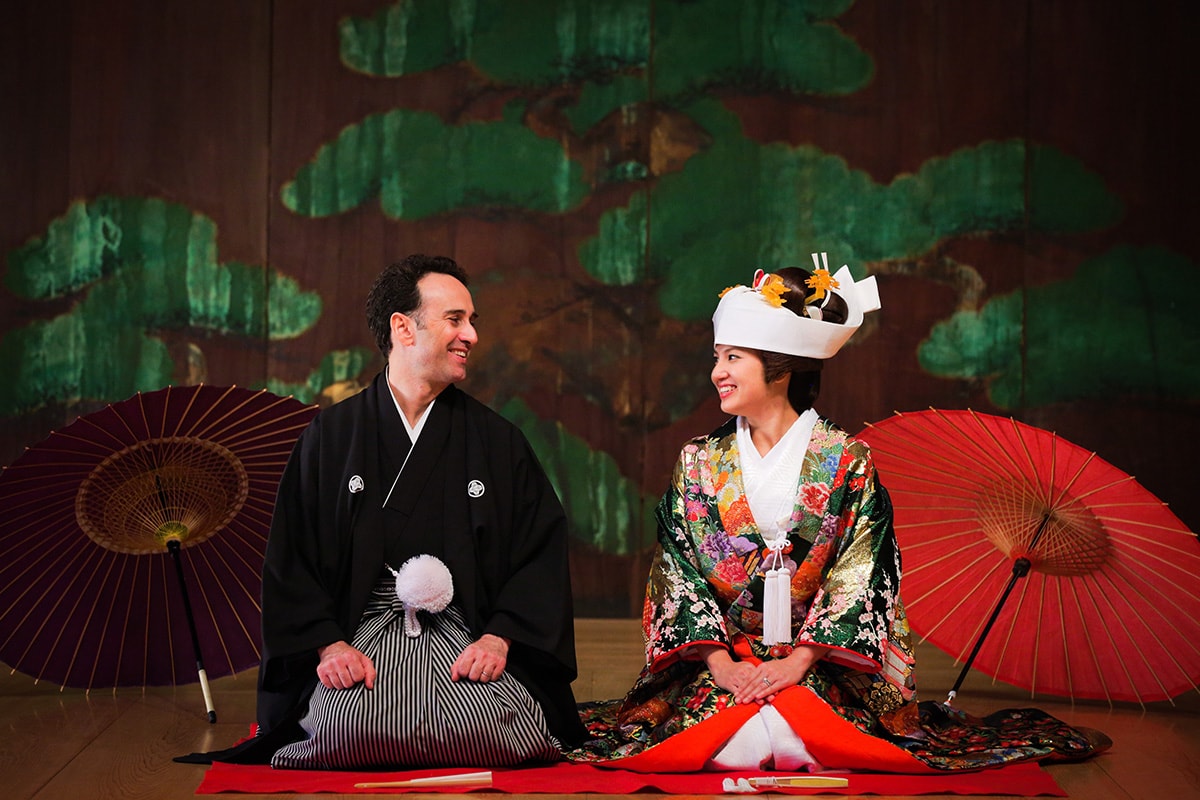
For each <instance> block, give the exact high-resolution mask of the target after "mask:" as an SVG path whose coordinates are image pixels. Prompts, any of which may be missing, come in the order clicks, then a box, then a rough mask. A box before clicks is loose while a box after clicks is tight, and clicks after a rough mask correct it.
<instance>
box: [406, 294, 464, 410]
mask: <svg viewBox="0 0 1200 800" xmlns="http://www.w3.org/2000/svg"><path fill="white" fill-rule="evenodd" d="M417 289H418V290H419V291H420V293H421V305H420V307H418V308H417V309H416V311H415V312H413V314H412V315H411V316H410V319H413V320H414V322H415V323H416V324H415V326H414V334H415V342H414V344H413V345H412V347H413V348H415V349H414V350H413V351H412V356H413V358H412V359H411V363H412V364H413V366H414V368H415V370H416V373H417V377H419V378H421V379H423V380H425V381H427V382H428V383H430V384H431V385H433V386H445V385H449V384H451V383H455V382H457V381H461V380H463V379H464V378H466V377H467V356H468V355H469V354H470V352H471V348H472V347H474V346H475V343H476V342H477V341H479V335H478V333H477V332H476V330H475V318H476V316H477V315H476V313H475V304H474V303H472V302H471V292H470V291H468V289H467V287H466V286H463V285H462V283H460V282H459V280H458V279H457V278H455V277H452V276H450V275H444V274H442V273H440V272H431V273H429V274H428V275H426V276H424V277H423V278H421V280H420V281H418V282H417Z"/></svg>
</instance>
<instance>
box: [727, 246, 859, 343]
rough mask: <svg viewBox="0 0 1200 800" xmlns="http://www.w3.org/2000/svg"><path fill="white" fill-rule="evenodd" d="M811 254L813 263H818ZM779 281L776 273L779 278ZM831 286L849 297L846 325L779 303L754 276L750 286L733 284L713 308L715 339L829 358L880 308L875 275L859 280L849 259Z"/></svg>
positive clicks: (836, 292) (763, 282)
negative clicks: (851, 272)
mask: <svg viewBox="0 0 1200 800" xmlns="http://www.w3.org/2000/svg"><path fill="white" fill-rule="evenodd" d="M818 255H820V256H821V257H823V258H824V257H825V255H826V254H825V253H820V254H818V253H813V262H814V263H817V264H819V263H820V262H818V260H817V256H818ZM776 280H778V278H776ZM833 281H834V284H835V288H832V289H830V290H829V291H831V292H833V293H834V294H836V295H838V296H839V297H841V298H842V299H843V300H844V301H846V308H847V309H848V312H849V313H848V315H847V317H846V321H845V322H844V323H842V324H840V325H839V324H838V323H836V322H825V321H823V320H820V319H812V318H811V317H808V316H800V315H798V314H795V313H793V312H792V311H791V310H790V309H787V308H784V307H782V306H777V305H775V304H774V303H772V302H771V301H770V300H769V299H768V294H769V292H768V293H764V292H763V291H761V290H762V288H763V286H764V284H766V283H767V281H764V280H762V278H761V277H760V276H757V275H756V276H755V281H754V282H753V284H752V285H751V286H734V287H733V288H732V289H729V290H728V291H726V292H725V294H724V296H722V297H721V302H720V303H718V304H717V310H716V311H714V312H713V344H724V345H730V346H732V347H748V348H753V349H755V350H768V351H770V352H773V353H786V354H787V355H792V356H804V357H806V358H819V359H826V358H831V357H832V356H834V355H835V354H836V353H837V351H838V350H840V349H841V348H842V345H844V344H845V343H846V342H847V341H848V340H849V339H850V337H851V336H853V335H854V332H855V331H856V330H858V329H859V326H861V325H862V322H863V316H864V315H865V314H869V313H870V312H872V311H877V310H879V307H880V304H879V288H878V287H877V286H876V285H875V276H874V275H871V276H869V277H866V278H863V279H862V280H861V281H859V282H858V283H855V282H854V276H853V275H851V274H850V268H849V267H847V266H846V265H845V264H843V265H842V268H841V269H839V270H838V271H837V272H836V273H835V274H834V275H833Z"/></svg>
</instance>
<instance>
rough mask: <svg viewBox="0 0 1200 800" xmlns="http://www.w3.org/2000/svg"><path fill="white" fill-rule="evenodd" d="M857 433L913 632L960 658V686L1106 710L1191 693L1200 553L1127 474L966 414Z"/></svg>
mask: <svg viewBox="0 0 1200 800" xmlns="http://www.w3.org/2000/svg"><path fill="white" fill-rule="evenodd" d="M860 436H861V438H862V439H864V440H865V441H866V442H867V443H868V444H870V446H871V452H872V454H873V457H874V460H875V465H876V467H877V469H878V472H879V476H880V481H881V483H883V485H884V486H885V487H886V488H887V490H888V492H889V494H890V495H891V497H892V500H893V504H894V507H895V524H896V535H897V538H898V540H899V543H900V548H901V553H902V555H903V559H904V573H903V575H904V577H903V580H902V583H901V591H902V593H903V596H904V598H905V603H906V607H907V609H908V614H909V620H910V623H911V625H912V627H913V630H914V631H916V632H917V633H918V634H920V635H922V636H923V637H924V638H925V639H927V640H928V641H930V642H932V643H933V644H935V645H937V646H938V647H939V648H941V649H942V650H944V651H945V652H947V653H949V654H950V655H952V656H954V657H955V658H957V659H959V660H962V659H964V658H966V659H967V661H966V666H965V667H964V669H963V675H965V674H966V671H967V669H969V668H970V667H971V665H972V663H973V664H974V665H975V666H976V667H977V668H978V669H980V670H981V671H982V672H985V673H987V674H989V675H991V676H993V677H995V678H998V679H1000V680H1002V681H1005V682H1007V683H1012V684H1014V685H1016V686H1020V687H1023V688H1026V689H1029V690H1030V693H1031V696H1034V695H1036V693H1037V692H1042V693H1045V694H1051V695H1060V696H1066V697H1071V698H1087V699H1099V700H1107V701H1109V702H1110V703H1111V702H1112V701H1114V700H1124V701H1132V702H1138V703H1146V702H1149V701H1154V700H1170V699H1171V698H1172V697H1175V696H1177V695H1179V694H1181V693H1183V692H1185V691H1187V690H1188V689H1195V688H1197V686H1198V684H1200V542H1197V539H1196V536H1195V534H1193V533H1192V532H1191V531H1189V530H1188V529H1187V527H1186V526H1184V524H1183V523H1182V522H1181V521H1180V520H1179V518H1178V517H1176V516H1175V515H1174V514H1173V513H1172V512H1171V511H1170V510H1168V509H1167V507H1166V505H1165V504H1164V503H1163V502H1162V501H1160V500H1158V499H1157V498H1155V497H1154V496H1153V495H1152V494H1151V493H1150V492H1148V491H1147V490H1146V489H1145V488H1143V487H1142V486H1141V485H1140V484H1138V483H1137V481H1135V480H1134V479H1133V478H1132V477H1131V476H1129V475H1127V474H1125V473H1124V472H1122V471H1121V470H1119V469H1117V468H1116V467H1114V466H1112V465H1111V464H1109V463H1107V462H1106V461H1104V460H1103V459H1101V458H1099V457H1098V456H1096V454H1095V453H1092V452H1089V451H1087V450H1084V449H1082V448H1079V447H1077V446H1075V445H1073V444H1071V443H1069V442H1067V441H1065V440H1064V439H1062V438H1060V437H1058V436H1056V435H1055V434H1053V433H1050V432H1048V431H1045V430H1042V429H1040V428H1035V427H1031V426H1029V425H1025V424H1022V423H1020V422H1017V421H1015V420H1012V419H1006V418H1001V417H995V416H990V415H987V414H978V413H975V412H972V411H939V410H930V411H921V412H916V413H906V414H897V415H896V416H894V417H891V418H889V419H886V420H884V421H882V422H879V423H876V424H873V425H868V426H867V429H866V430H864V431H863V432H862V434H861V435H860ZM989 631H990V635H989ZM972 648H974V651H975V652H972V653H971V654H970V655H968V651H970V650H972ZM962 678H963V676H962V675H960V677H959V680H958V683H956V684H955V687H954V689H955V691H957V689H958V686H959V685H960V684H961V682H962ZM954 693H955V692H953V691H952V692H951V695H950V696H951V699H953V697H954Z"/></svg>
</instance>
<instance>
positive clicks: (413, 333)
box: [388, 311, 417, 347]
mask: <svg viewBox="0 0 1200 800" xmlns="http://www.w3.org/2000/svg"><path fill="white" fill-rule="evenodd" d="M388 322H389V323H390V324H391V327H392V347H397V346H408V345H412V344H413V343H414V342H416V340H417V330H416V329H417V321H416V320H414V319H413V318H412V317H410V316H408V315H407V314H401V313H400V312H399V311H396V312H394V313H393V314H392V316H391V319H390V320H388Z"/></svg>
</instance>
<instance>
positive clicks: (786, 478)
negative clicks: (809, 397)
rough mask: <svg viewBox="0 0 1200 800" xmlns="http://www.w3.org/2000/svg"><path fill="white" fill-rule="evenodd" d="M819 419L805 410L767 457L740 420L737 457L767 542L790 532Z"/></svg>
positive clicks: (751, 509)
mask: <svg viewBox="0 0 1200 800" xmlns="http://www.w3.org/2000/svg"><path fill="white" fill-rule="evenodd" d="M819 418H820V415H818V414H817V412H816V411H814V410H813V409H811V408H810V409H808V410H807V411H805V412H804V413H803V414H801V415H800V417H799V418H798V419H797V420H796V421H795V422H793V423H792V427H790V428H788V430H787V433H785V434H784V435H783V437H782V438H781V439H780V440H779V441H778V442H776V443H775V446H774V447H772V448H771V449H770V451H768V452H767V454H766V455H765V456H764V455H760V454H759V452H758V448H757V447H755V446H754V441H753V439H752V438H751V435H750V426H749V425H747V424H746V418H745V417H738V418H737V446H738V458H739V460H740V462H741V468H742V486H743V488H744V489H745V490H746V502H748V503H749V504H750V513H751V514H753V515H754V522H755V524H756V525H757V526H758V530H759V532H760V533H761V534H762V537H763V538H764V539H766V540H768V541H770V540H772V539H779V538H782V537H785V536H787V534H788V532H789V531H790V530H791V527H792V510H793V509H794V508H795V506H796V487H797V486H798V485H799V483H800V470H801V468H803V466H804V456H805V455H806V454H807V453H808V443H809V441H810V440H811V439H812V431H813V426H815V425H816V424H817V420H818V419H819Z"/></svg>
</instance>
